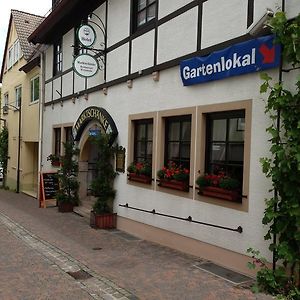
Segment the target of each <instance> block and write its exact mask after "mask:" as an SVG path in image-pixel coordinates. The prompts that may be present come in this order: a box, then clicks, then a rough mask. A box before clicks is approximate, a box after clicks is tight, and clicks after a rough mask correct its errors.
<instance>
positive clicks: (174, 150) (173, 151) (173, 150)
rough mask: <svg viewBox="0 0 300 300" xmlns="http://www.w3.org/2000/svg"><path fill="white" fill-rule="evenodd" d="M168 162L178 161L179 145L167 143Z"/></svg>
mask: <svg viewBox="0 0 300 300" xmlns="http://www.w3.org/2000/svg"><path fill="white" fill-rule="evenodd" d="M168 146H169V147H168V161H169V160H178V159H179V143H169V145H168Z"/></svg>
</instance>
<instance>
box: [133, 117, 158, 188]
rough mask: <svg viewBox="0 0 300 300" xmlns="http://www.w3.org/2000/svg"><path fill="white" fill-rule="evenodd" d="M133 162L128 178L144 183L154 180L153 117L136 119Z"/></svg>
mask: <svg viewBox="0 0 300 300" xmlns="http://www.w3.org/2000/svg"><path fill="white" fill-rule="evenodd" d="M133 124H134V153H133V162H132V163H131V164H130V165H129V166H128V169H127V171H128V179H129V180H133V181H138V182H143V183H151V181H152V148H153V119H143V120H135V121H134V122H133Z"/></svg>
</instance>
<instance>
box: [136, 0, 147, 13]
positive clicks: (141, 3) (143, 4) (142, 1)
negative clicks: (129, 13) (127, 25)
mask: <svg viewBox="0 0 300 300" xmlns="http://www.w3.org/2000/svg"><path fill="white" fill-rule="evenodd" d="M146 4H147V1H146V0H138V11H141V10H142V9H143V8H145V7H146Z"/></svg>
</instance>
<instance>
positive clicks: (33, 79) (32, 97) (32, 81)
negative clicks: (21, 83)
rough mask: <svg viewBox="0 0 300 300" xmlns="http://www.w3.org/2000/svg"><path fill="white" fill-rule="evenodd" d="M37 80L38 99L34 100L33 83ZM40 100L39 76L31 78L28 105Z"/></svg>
mask: <svg viewBox="0 0 300 300" xmlns="http://www.w3.org/2000/svg"><path fill="white" fill-rule="evenodd" d="M37 79H38V80H39V92H38V98H37V99H35V94H34V82H35V81H36V80H37ZM39 100H40V76H39V75H37V76H35V77H33V78H32V79H31V80H30V103H33V102H37V101H39Z"/></svg>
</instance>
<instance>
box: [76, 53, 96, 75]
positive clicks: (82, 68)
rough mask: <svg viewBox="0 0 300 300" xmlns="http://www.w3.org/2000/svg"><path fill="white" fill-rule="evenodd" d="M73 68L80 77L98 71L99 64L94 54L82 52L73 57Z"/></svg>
mask: <svg viewBox="0 0 300 300" xmlns="http://www.w3.org/2000/svg"><path fill="white" fill-rule="evenodd" d="M73 69H74V71H75V72H76V73H77V74H78V75H79V76H81V77H92V76H94V75H95V74H96V73H97V72H98V69H99V64H98V61H97V59H96V58H95V57H94V56H92V55H90V54H87V53H84V54H80V55H78V56H76V57H75V58H74V61H73Z"/></svg>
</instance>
